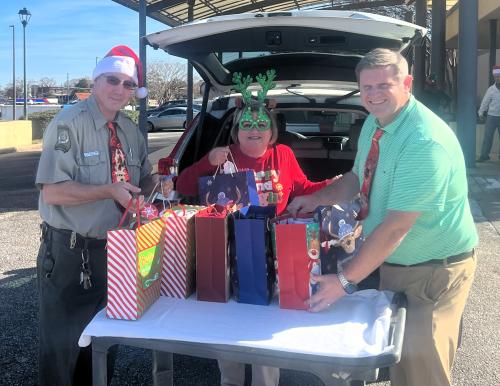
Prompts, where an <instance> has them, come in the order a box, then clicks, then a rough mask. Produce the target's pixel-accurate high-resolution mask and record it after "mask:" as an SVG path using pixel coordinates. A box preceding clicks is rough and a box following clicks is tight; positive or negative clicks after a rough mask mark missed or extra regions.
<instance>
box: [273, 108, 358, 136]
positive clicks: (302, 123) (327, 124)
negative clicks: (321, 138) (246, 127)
mask: <svg viewBox="0 0 500 386" xmlns="http://www.w3.org/2000/svg"><path fill="white" fill-rule="evenodd" d="M280 112H281V113H283V115H284V117H285V121H286V131H291V132H295V133H304V134H325V135H328V134H339V133H348V132H349V130H350V128H351V126H352V125H356V124H362V122H363V120H364V118H365V115H364V114H362V113H358V112H352V111H329V110H312V111H304V110H284V111H283V110H282V111H280Z"/></svg>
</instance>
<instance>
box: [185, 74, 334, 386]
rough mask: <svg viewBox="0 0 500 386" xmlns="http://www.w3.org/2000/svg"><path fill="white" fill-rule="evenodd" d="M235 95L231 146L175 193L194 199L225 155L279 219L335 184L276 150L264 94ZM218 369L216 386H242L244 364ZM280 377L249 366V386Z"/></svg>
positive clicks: (205, 161) (203, 162)
mask: <svg viewBox="0 0 500 386" xmlns="http://www.w3.org/2000/svg"><path fill="white" fill-rule="evenodd" d="M271 78H272V76H271ZM268 80H269V79H268ZM233 81H234V78H233ZM271 81H272V79H271ZM236 89H237V90H239V91H240V92H242V95H243V98H245V96H247V98H246V99H244V104H243V106H240V107H239V108H238V109H237V110H236V111H235V113H234V118H233V126H232V129H231V138H232V140H233V142H234V144H232V145H230V146H225V147H216V148H214V149H212V150H211V151H210V152H209V153H208V154H207V155H205V156H204V157H203V158H202V159H200V160H199V161H198V162H196V163H195V164H193V165H192V166H190V167H188V168H186V169H184V170H183V171H182V172H181V173H180V175H179V176H178V178H177V181H176V189H177V191H178V192H179V193H181V194H182V195H184V196H197V195H198V178H199V177H201V176H207V175H212V174H214V173H215V172H216V170H217V168H218V167H219V166H220V165H223V164H224V163H225V162H226V161H227V160H228V156H229V153H231V154H232V158H231V157H229V159H230V160H232V159H234V162H235V163H236V166H237V167H238V169H239V170H253V171H254V173H255V180H256V183H257V193H258V195H259V201H260V205H261V206H267V205H275V206H276V212H277V214H278V215H279V214H282V213H283V212H284V211H285V208H286V205H287V203H288V200H289V198H291V197H292V198H293V197H295V196H299V195H305V194H310V193H313V192H315V191H317V190H319V189H321V188H323V187H325V186H326V185H328V184H330V183H331V182H332V181H334V180H335V177H334V178H332V179H328V180H324V181H321V182H311V181H309V180H308V179H307V177H306V176H305V174H304V172H303V171H302V169H301V168H300V166H299V164H298V162H297V159H296V158H295V155H294V154H293V151H292V149H290V148H289V147H288V146H285V145H281V144H276V140H277V137H278V130H277V126H276V122H275V119H274V116H273V115H272V114H271V112H270V111H269V110H268V108H267V107H266V105H265V101H264V97H265V94H264V96H262V97H261V99H260V101H256V100H253V99H252V98H251V97H249V96H248V94H247V93H246V92H247V90H246V89H238V88H236ZM219 369H220V372H221V386H243V385H244V384H245V364H244V363H237V362H231V361H223V360H219ZM279 377H280V373H279V368H275V367H268V366H257V365H253V366H252V385H253V386H278V384H279Z"/></svg>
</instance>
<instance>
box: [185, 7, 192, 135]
mask: <svg viewBox="0 0 500 386" xmlns="http://www.w3.org/2000/svg"><path fill="white" fill-rule="evenodd" d="M193 7H194V0H189V1H188V22H191V21H193V13H194V10H193ZM192 120H193V65H192V64H191V62H189V61H188V64H187V114H186V127H188V126H189V124H190V123H191V121H192Z"/></svg>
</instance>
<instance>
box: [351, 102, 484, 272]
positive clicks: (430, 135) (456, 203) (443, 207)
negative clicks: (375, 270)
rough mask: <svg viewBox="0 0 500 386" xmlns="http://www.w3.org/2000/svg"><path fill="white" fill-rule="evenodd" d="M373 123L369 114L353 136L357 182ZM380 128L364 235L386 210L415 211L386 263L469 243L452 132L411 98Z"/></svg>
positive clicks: (454, 250)
mask: <svg viewBox="0 0 500 386" xmlns="http://www.w3.org/2000/svg"><path fill="white" fill-rule="evenodd" d="M377 127H378V126H377V120H376V118H375V117H374V116H372V115H370V116H369V117H368V118H367V119H366V121H365V124H364V126H363V129H362V131H361V135H360V137H359V144H358V153H357V156H356V160H355V162H354V167H353V172H354V173H355V174H356V175H357V176H358V178H359V183H360V186H361V184H362V183H363V171H364V166H365V161H366V158H367V156H368V152H369V150H370V146H371V139H372V137H373V134H374V133H375V130H376V129H377ZM382 129H383V130H384V134H383V135H382V137H381V138H380V141H379V143H380V154H379V161H378V165H377V169H376V171H375V175H374V177H373V181H372V187H371V192H370V203H369V214H368V217H367V218H366V219H365V221H364V224H363V229H364V233H365V236H368V235H369V234H370V233H372V232H373V230H374V229H375V228H376V227H377V226H378V225H379V224H380V223H382V222H383V221H384V218H385V216H386V213H387V210H397V211H409V212H421V213H422V214H421V216H420V217H419V218H418V219H417V221H416V223H415V224H414V226H413V227H412V229H411V230H410V232H409V233H408V234H407V236H406V237H405V238H404V240H403V241H402V243H401V244H400V245H399V246H398V247H397V248H396V250H395V251H394V252H393V253H392V254H391V255H390V256H389V258H388V259H387V262H388V263H396V264H404V265H412V264H417V263H421V262H424V261H427V260H431V259H442V258H445V257H448V256H453V255H456V254H459V253H462V252H466V251H468V250H471V249H472V248H474V246H475V245H476V244H477V241H478V237H477V233H476V227H475V225H474V220H473V218H472V214H471V211H470V207H469V201H468V198H467V178H466V169H465V162H464V157H463V153H462V149H461V147H460V144H459V142H458V140H457V138H456V136H455V134H454V133H453V131H452V130H451V129H450V128H449V127H448V125H446V123H444V122H443V121H442V120H441V119H439V118H438V117H437V116H436V115H435V114H433V113H432V112H431V111H430V110H429V109H428V108H426V107H425V106H424V105H423V104H421V103H420V102H418V101H417V100H416V99H415V98H414V97H411V98H410V100H409V102H408V104H407V105H406V106H405V107H404V108H403V110H401V112H400V113H399V114H398V115H397V117H396V118H395V119H394V121H393V122H391V123H390V124H389V125H387V126H385V127H382Z"/></svg>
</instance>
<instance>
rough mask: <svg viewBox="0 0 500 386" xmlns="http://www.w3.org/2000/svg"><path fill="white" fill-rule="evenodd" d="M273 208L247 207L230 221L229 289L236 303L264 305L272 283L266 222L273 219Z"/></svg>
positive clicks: (273, 274)
mask: <svg viewBox="0 0 500 386" xmlns="http://www.w3.org/2000/svg"><path fill="white" fill-rule="evenodd" d="M275 213H276V209H275V207H274V206H267V207H259V206H250V207H249V208H248V210H247V212H246V214H243V213H241V212H237V213H235V215H234V220H233V227H232V228H233V230H234V232H233V246H232V248H230V253H231V254H232V286H233V294H234V296H235V298H236V300H237V301H238V302H240V303H249V304H260V305H267V304H269V302H270V301H271V298H272V296H273V292H274V283H275V279H276V274H275V269H274V256H273V251H272V246H271V234H270V231H269V226H268V220H269V219H271V218H273V217H274V216H275Z"/></svg>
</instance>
